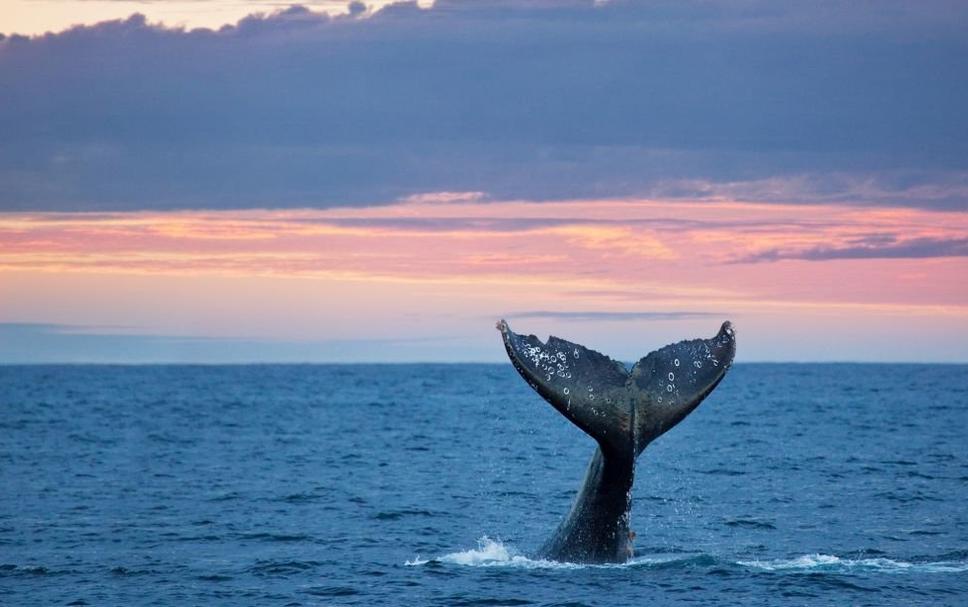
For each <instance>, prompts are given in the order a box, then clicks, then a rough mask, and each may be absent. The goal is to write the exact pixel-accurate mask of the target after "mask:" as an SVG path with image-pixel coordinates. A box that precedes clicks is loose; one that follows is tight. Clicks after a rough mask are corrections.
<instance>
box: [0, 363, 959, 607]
mask: <svg viewBox="0 0 968 607" xmlns="http://www.w3.org/2000/svg"><path fill="white" fill-rule="evenodd" d="M966 434H968V367H966V366H957V365H867V364H742V363H740V364H737V365H736V366H735V367H734V368H733V369H732V370H731V371H730V373H729V375H728V376H727V377H726V379H725V380H724V381H723V383H722V384H721V385H720V386H719V387H718V388H717V389H716V390H715V391H714V392H713V394H712V395H711V396H710V397H709V398H708V399H707V400H706V401H705V402H704V403H703V404H702V405H701V406H700V407H699V408H698V409H697V410H696V411H695V412H694V413H693V414H692V415H691V416H690V417H689V418H687V419H686V420H685V421H684V422H682V423H681V424H680V425H679V426H677V427H676V428H674V429H672V430H671V431H670V432H668V433H667V434H665V435H664V436H662V437H661V438H659V439H658V440H657V441H656V442H655V443H653V444H652V445H650V446H649V448H648V449H647V450H646V451H645V453H644V454H643V455H642V457H641V458H640V459H639V463H638V468H637V474H636V481H635V490H634V497H633V510H632V527H633V529H634V530H635V531H636V532H637V536H638V537H637V539H636V556H635V558H634V559H633V560H632V561H631V562H629V563H627V564H624V565H599V566H590V565H575V564H568V563H554V562H547V561H542V560H540V559H537V558H534V557H533V551H534V550H535V549H536V548H537V547H538V546H539V545H540V544H541V543H542V542H543V540H544V539H546V538H547V537H548V536H549V535H550V534H551V533H552V531H553V530H554V528H555V526H556V525H557V523H558V522H559V520H560V518H561V517H562V516H564V514H565V513H566V512H567V510H568V507H569V505H570V502H571V500H572V498H573V496H574V493H575V491H576V490H577V489H578V487H579V484H580V483H581V480H582V477H583V474H584V470H585V466H586V464H587V462H588V459H589V458H590V456H591V454H592V452H593V451H594V445H593V443H592V441H591V439H589V438H588V437H587V436H585V435H583V434H582V433H581V432H580V431H579V430H577V429H576V428H574V427H572V426H571V425H570V424H569V422H568V421H567V420H565V419H564V418H563V417H561V416H560V415H559V414H558V413H557V412H555V411H554V410H553V409H552V408H551V406H550V405H548V404H547V403H545V402H544V401H542V400H541V399H540V397H538V396H537V395H536V394H535V393H534V392H533V391H532V390H531V389H530V388H529V387H528V386H527V385H526V384H525V382H524V381H522V380H521V378H520V377H518V375H517V373H516V372H515V371H514V370H513V369H512V367H511V365H510V364H501V365H470V364H468V365H464V364H457V365H437V364H426V365H253V366H164V365H162V366H103V365H92V366H84V365H80V366H4V367H0V604H3V605H17V606H20V605H24V606H27V605H45V606H46V605H159V606H183V605H458V606H485V605H489V606H498V605H548V606H550V605H559V606H564V605H568V606H573V607H578V606H581V605H667V604H669V605H672V604H680V603H690V604H699V605H877V606H884V605H905V606H907V605H965V604H968V439H966Z"/></svg>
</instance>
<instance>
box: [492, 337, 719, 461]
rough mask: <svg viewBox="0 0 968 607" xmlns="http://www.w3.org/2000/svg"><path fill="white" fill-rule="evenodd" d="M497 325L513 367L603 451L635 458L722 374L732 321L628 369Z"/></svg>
mask: <svg viewBox="0 0 968 607" xmlns="http://www.w3.org/2000/svg"><path fill="white" fill-rule="evenodd" d="M497 328H498V330H499V331H501V335H502V337H503V339H504V347H505V349H506V350H507V352H508V357H510V359H511V362H512V364H513V365H514V368H515V369H517V370H518V373H520V374H521V376H522V377H523V378H524V379H525V381H527V382H528V384H529V385H530V386H531V387H532V388H534V389H535V390H536V391H537V392H538V394H540V395H541V396H542V397H543V398H544V399H545V400H546V401H548V402H549V403H551V405H552V406H553V407H554V408H555V409H557V410H558V411H559V412H560V413H561V414H562V415H564V416H565V417H567V418H568V419H569V420H571V422H572V423H574V424H575V425H576V426H578V427H579V428H581V429H582V430H583V431H584V432H585V433H586V434H588V435H589V436H591V437H592V438H594V439H595V440H596V441H598V443H599V445H600V446H601V448H602V451H603V452H604V453H605V455H606V456H609V455H613V456H614V455H620V456H631V457H633V458H634V457H635V456H637V455H638V454H639V453H641V452H642V450H643V449H645V447H646V445H648V444H649V443H650V442H651V441H653V440H654V439H656V438H657V437H658V436H660V435H661V434H663V433H664V432H665V431H666V430H668V429H669V428H671V427H672V426H674V425H676V424H677V423H679V422H680V421H682V419H683V418H685V417H686V416H687V415H689V413H690V412H692V410H693V409H695V408H696V407H697V406H698V405H699V403H700V402H702V400H703V399H704V398H705V397H706V396H707V395H708V394H709V393H710V392H712V390H713V388H715V387H716V385H717V384H718V383H719V382H720V381H721V380H722V379H723V377H724V376H725V374H726V371H727V370H728V369H729V367H730V365H731V364H732V362H733V356H734V355H735V352H736V340H735V333H734V331H733V328H732V325H730V323H728V322H726V323H723V326H722V328H721V329H720V330H719V333H718V334H717V335H716V336H715V337H713V338H712V339H694V340H690V341H682V342H679V343H677V344H672V345H669V346H666V347H664V348H661V349H659V350H656V351H655V352H652V353H651V354H649V355H648V356H646V357H644V358H643V359H641V360H640V361H639V362H638V363H636V365H635V366H634V367H633V368H632V371H631V373H630V372H629V371H627V370H626V368H625V365H623V364H622V363H620V362H617V361H614V360H612V359H611V358H609V357H607V356H605V355H604V354H600V353H598V352H595V351H594V350H589V349H588V348H586V347H584V346H581V345H578V344H574V343H572V342H570V341H565V340H563V339H559V338H557V337H549V338H548V342H547V343H542V342H541V340H539V339H538V338H537V337H535V336H534V335H528V336H526V337H525V336H523V335H518V334H517V333H515V332H513V331H511V328H510V327H509V326H508V324H507V322H505V321H503V320H502V321H500V322H499V323H498V324H497Z"/></svg>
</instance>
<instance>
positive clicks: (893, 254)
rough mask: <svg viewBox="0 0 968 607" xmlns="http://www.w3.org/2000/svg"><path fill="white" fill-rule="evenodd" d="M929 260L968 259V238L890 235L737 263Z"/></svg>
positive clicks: (776, 252) (753, 257)
mask: <svg viewBox="0 0 968 607" xmlns="http://www.w3.org/2000/svg"><path fill="white" fill-rule="evenodd" d="M927 257H968V238H912V239H908V240H900V239H898V237H897V236H895V235H892V234H886V235H883V236H880V237H876V238H870V239H864V240H858V241H855V242H852V243H850V244H849V245H847V246H839V247H812V248H807V249H783V248H777V249H769V250H766V251H762V252H760V253H757V254H755V255H751V256H749V257H744V258H742V259H739V260H737V263H749V262H760V261H779V260H781V259H801V260H806V261H826V260H829V259H923V258H927Z"/></svg>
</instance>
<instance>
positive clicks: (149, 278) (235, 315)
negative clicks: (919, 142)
mask: <svg viewBox="0 0 968 607" xmlns="http://www.w3.org/2000/svg"><path fill="white" fill-rule="evenodd" d="M965 233H968V221H966V220H965V217H964V215H963V214H960V213H944V212H935V211H918V210H912V209H872V208H863V207H850V206H844V205H828V206H818V205H804V206H793V205H765V204H755V203H747V202H725V201H724V202H696V203H690V202H682V201H672V202H670V201H661V200H575V201H562V202H543V203H536V202H527V201H504V202H501V201H483V200H478V199H476V198H475V197H474V196H471V195H468V196H463V197H462V196H454V195H446V194H445V195H440V196H422V197H417V198H415V199H413V200H409V201H404V202H401V203H397V204H392V205H387V206H378V207H368V208H363V209H346V208H344V209H331V210H272V211H269V210H264V211H259V210H256V211H191V212H176V213H158V212H127V213H100V214H93V213H76V214H54V213H32V214H8V215H5V216H3V217H2V218H0V269H2V276H3V280H2V284H3V290H4V293H3V302H4V303H3V305H2V308H0V313H2V315H3V318H2V320H4V321H7V322H31V321H36V322H51V321H54V322H58V323H64V324H70V325H81V326H95V327H105V326H107V327H109V329H108V331H109V332H114V333H119V334H125V333H137V334H143V333H149V334H152V335H170V336H185V335H193V336H200V337H206V338H242V339H267V340H297V341H298V340H334V339H335V340H352V339H376V338H379V337H381V336H383V337H386V336H388V335H389V336H392V337H393V338H396V339H401V340H405V339H418V338H424V337H427V336H428V335H429V336H430V337H433V338H434V339H438V340H443V341H444V342H453V343H446V344H445V346H444V348H445V351H447V352H450V351H451V350H453V349H455V348H456V349H460V348H464V347H466V348H467V349H466V351H467V352H468V353H469V354H468V355H469V357H471V358H474V359H482V358H483V359H492V358H493V359H496V358H497V357H498V356H499V354H500V352H499V351H498V350H497V349H496V348H491V347H490V346H493V345H494V344H491V343H490V341H493V340H491V339H490V338H491V337H492V336H491V335H490V333H489V331H488V330H489V328H490V325H491V323H490V321H491V320H493V319H496V318H498V317H501V316H509V317H511V319H512V322H514V320H513V319H514V317H515V316H521V317H522V319H521V320H520V321H518V322H519V324H523V325H524V327H523V328H527V329H533V330H535V331H549V332H558V333H562V332H569V333H571V334H574V333H579V334H581V333H589V334H591V333H592V332H594V335H595V336H594V337H592V336H591V335H589V339H590V340H591V341H594V340H595V339H596V338H597V339H599V340H601V341H603V342H607V345H608V346H609V347H611V348H613V349H617V350H619V352H621V353H622V354H624V355H626V356H629V357H632V356H635V354H636V347H637V346H636V343H635V342H636V341H638V340H639V339H642V340H649V339H657V340H659V341H661V339H664V338H665V337H664V336H665V335H666V334H668V335H670V336H671V335H673V334H675V333H677V332H678V333H682V332H683V329H681V328H677V326H678V327H681V326H682V325H686V326H687V327H688V330H687V331H696V330H699V331H707V332H708V331H709V330H711V329H712V328H714V325H715V324H716V323H717V322H718V321H719V320H720V319H721V318H727V317H728V318H733V319H734V320H735V321H736V322H737V325H738V326H739V327H740V330H742V329H743V328H744V326H745V327H755V328H757V329H759V328H760V327H762V328H763V331H762V332H761V331H760V330H756V331H752V332H751V333H750V335H749V336H748V337H747V340H748V341H746V342H745V343H746V344H747V345H746V349H745V354H746V356H747V358H751V359H756V358H761V357H770V356H782V357H786V358H791V359H798V358H801V357H802V356H801V355H798V350H797V349H796V348H790V349H787V348H788V347H789V344H790V342H789V341H788V340H789V335H790V334H791V333H793V334H796V333H798V332H800V331H803V330H804V329H803V328H802V325H803V324H804V322H809V323H814V327H815V328H814V329H810V330H807V331H806V334H807V335H809V334H811V333H814V332H815V331H822V332H823V333H824V337H823V340H811V339H808V340H807V341H805V342H804V341H801V342H800V343H799V345H798V346H797V348H800V347H803V348H806V349H807V350H806V351H807V352H808V353H812V354H815V355H817V353H818V352H822V351H824V350H823V348H824V346H823V343H824V342H826V343H828V344H831V343H832V344H836V346H837V348H836V351H837V352H851V351H852V349H851V348H852V347H856V344H853V345H852V343H851V341H852V339H851V337H850V335H851V334H852V333H853V332H855V331H860V332H861V333H862V334H864V341H865V343H872V340H873V343H879V342H880V340H878V339H877V334H881V335H889V334H890V333H891V332H892V331H895V330H898V329H896V327H897V325H899V324H903V325H904V327H905V328H904V329H903V330H904V331H908V330H910V329H911V328H912V327H916V328H917V330H918V331H927V332H929V333H930V332H941V331H942V328H943V327H944V331H945V332H947V333H949V334H950V335H951V337H952V340H951V343H952V345H951V348H952V352H953V353H958V352H962V350H960V349H959V348H963V346H960V345H959V343H960V342H961V341H963V339H962V338H964V337H968V333H966V331H968V306H966V305H965V301H966V295H968V288H966V286H965V281H964V280H963V279H962V278H963V277H964V276H966V275H968V272H966V270H968V263H966V261H965V257H964V256H963V251H964V247H965V239H964V236H963V235H964V234H965ZM949 249H950V250H951V251H952V255H948V256H946V255H945V251H947V250H949ZM921 250H923V251H924V256H922V257H918V251H921ZM958 252H960V254H961V255H962V256H954V253H958ZM925 257H930V258H925ZM148 284H150V285H151V287H150V288H146V285H148ZM162 292H167V296H161V293H162ZM175 300H177V301H178V302H179V303H178V304H177V305H173V303H172V302H173V301H175ZM161 302H163V303H161ZM818 319H822V320H818ZM616 320H621V321H622V322H615V321H616ZM818 322H822V327H823V328H822V329H821V328H820V327H819V326H817V324H816V323H818ZM630 323H631V327H632V328H630V327H629V326H628V325H630ZM111 327H113V328H111ZM566 327H567V328H566ZM769 327H773V328H774V329H775V331H776V332H775V333H774V332H773V331H774V329H768V328H769ZM591 329H594V331H591ZM629 330H631V331H634V332H635V333H636V334H641V337H637V338H636V340H635V341H629V340H624V339H623V334H627V332H628V331H629ZM845 332H846V333H845ZM654 333H658V334H659V335H658V336H657V337H655V338H652V337H651V335H652V334H654ZM868 333H870V334H871V335H867V334H868ZM454 340H456V341H454ZM887 341H890V340H889V339H888V340H887ZM784 343H786V344H787V345H784ZM602 347H605V345H602ZM831 351H832V350H831ZM865 351H866V350H865ZM425 356H426V357H428V358H435V357H434V355H433V350H432V349H428V350H427V351H426V353H425ZM840 357H843V355H841V356H840ZM884 357H885V358H888V359H890V358H891V356H890V352H885V353H884Z"/></svg>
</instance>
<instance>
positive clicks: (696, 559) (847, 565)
mask: <svg viewBox="0 0 968 607" xmlns="http://www.w3.org/2000/svg"><path fill="white" fill-rule="evenodd" d="M431 564H449V565H463V566H469V567H512V568H522V569H585V568H609V569H614V568H618V569H696V568H702V569H705V568H712V567H724V566H725V567H733V568H739V569H745V570H753V571H767V572H779V573H840V574H851V573H861V572H868V573H876V572H881V573H961V572H965V571H968V561H965V560H939V561H919V562H907V561H901V560H894V559H889V558H863V559H849V558H841V557H838V556H834V555H830V554H804V555H801V556H797V557H793V558H787V559H772V560H734V559H729V558H724V557H717V556H713V555H709V554H704V553H686V554H675V555H648V556H639V557H636V558H634V559H632V560H630V561H628V562H626V563H608V564H582V563H566V562H558V561H551V560H547V559H533V558H529V557H527V556H524V555H523V554H520V553H519V552H518V551H517V550H516V549H515V548H514V547H513V546H510V545H507V544H505V543H504V542H502V541H501V540H493V539H491V538H489V537H487V536H483V537H481V538H480V539H479V540H477V548H472V549H470V550H463V551H460V552H452V553H450V554H445V555H443V556H439V557H435V558H430V559H423V558H420V557H419V556H417V557H416V558H414V559H413V560H409V561H406V562H405V563H404V565H406V566H408V567H417V566H422V565H431Z"/></svg>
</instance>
